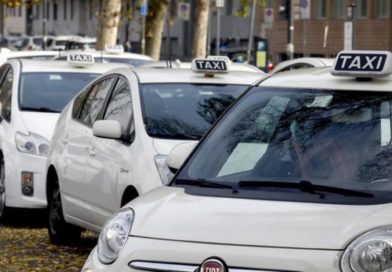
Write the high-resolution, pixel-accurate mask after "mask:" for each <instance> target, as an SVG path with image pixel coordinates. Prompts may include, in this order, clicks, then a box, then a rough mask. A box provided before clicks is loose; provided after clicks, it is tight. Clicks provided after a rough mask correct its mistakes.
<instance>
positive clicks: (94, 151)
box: [88, 146, 97, 157]
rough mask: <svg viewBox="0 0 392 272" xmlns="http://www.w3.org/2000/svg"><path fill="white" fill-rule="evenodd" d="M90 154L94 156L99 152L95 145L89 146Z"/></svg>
mask: <svg viewBox="0 0 392 272" xmlns="http://www.w3.org/2000/svg"><path fill="white" fill-rule="evenodd" d="M88 154H89V155H90V156H91V157H94V156H95V155H96V154H97V151H96V150H95V147H94V146H90V147H89V148H88Z"/></svg>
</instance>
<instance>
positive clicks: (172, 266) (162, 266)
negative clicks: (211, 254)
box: [128, 261, 299, 272]
mask: <svg viewBox="0 0 392 272" xmlns="http://www.w3.org/2000/svg"><path fill="white" fill-rule="evenodd" d="M128 266H129V267H130V268H133V269H137V270H144V271H159V272H196V271H197V270H198V269H199V265H192V264H177V263H163V262H151V261H132V262H130V263H129V264H128ZM228 272H299V271H283V270H281V271H277V270H264V269H246V268H231V267H228Z"/></svg>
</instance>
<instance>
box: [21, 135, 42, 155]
mask: <svg viewBox="0 0 392 272" xmlns="http://www.w3.org/2000/svg"><path fill="white" fill-rule="evenodd" d="M15 143H16V148H17V149H18V150H19V151H20V152H24V153H30V154H34V155H39V156H47V155H48V152H49V145H50V143H49V140H47V139H45V138H44V137H42V136H41V135H38V134H35V133H32V132H30V133H29V134H27V135H26V134H24V133H21V132H16V134H15Z"/></svg>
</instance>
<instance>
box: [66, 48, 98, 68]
mask: <svg viewBox="0 0 392 272" xmlns="http://www.w3.org/2000/svg"><path fill="white" fill-rule="evenodd" d="M67 62H68V63H69V64H71V65H75V66H81V67H83V66H88V65H92V64H94V57H93V55H92V54H89V53H84V52H83V53H82V52H75V53H73V52H69V53H68V55H67Z"/></svg>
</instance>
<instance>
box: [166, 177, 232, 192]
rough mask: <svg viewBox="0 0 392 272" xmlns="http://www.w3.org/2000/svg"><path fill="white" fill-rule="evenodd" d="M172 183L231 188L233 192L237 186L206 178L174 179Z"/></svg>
mask: <svg viewBox="0 0 392 272" xmlns="http://www.w3.org/2000/svg"><path fill="white" fill-rule="evenodd" d="M174 184H177V185H191V186H198V187H206V188H218V189H231V190H233V193H237V192H238V191H237V188H236V187H234V186H232V185H229V184H224V183H219V182H216V181H209V180H206V179H176V180H175V181H174Z"/></svg>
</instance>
